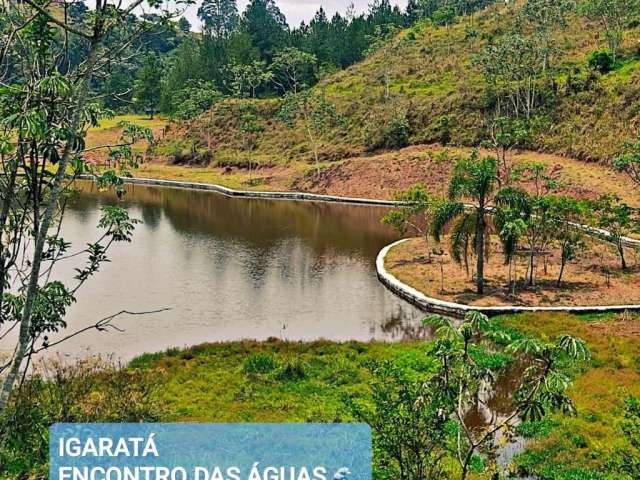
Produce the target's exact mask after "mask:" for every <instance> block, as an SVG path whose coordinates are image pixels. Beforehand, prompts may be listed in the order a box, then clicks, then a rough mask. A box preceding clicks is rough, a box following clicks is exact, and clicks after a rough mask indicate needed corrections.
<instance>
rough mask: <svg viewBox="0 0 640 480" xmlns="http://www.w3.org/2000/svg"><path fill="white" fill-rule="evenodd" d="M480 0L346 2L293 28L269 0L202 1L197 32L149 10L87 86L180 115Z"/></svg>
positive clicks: (294, 79) (270, 86)
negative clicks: (118, 55) (136, 34)
mask: <svg viewBox="0 0 640 480" xmlns="http://www.w3.org/2000/svg"><path fill="white" fill-rule="evenodd" d="M488 3H491V2H490V0H456V1H449V0H411V1H410V2H409V5H408V6H407V8H406V10H405V11H402V10H401V9H400V8H399V7H397V6H393V5H391V3H390V2H389V0H375V1H373V2H372V3H371V4H370V5H369V8H368V11H367V12H365V13H362V14H356V13H355V10H354V7H353V5H350V6H348V7H347V8H346V11H345V12H344V13H342V14H341V13H336V14H335V15H334V16H333V17H331V18H329V17H328V16H327V14H326V12H325V10H324V9H323V8H322V7H321V8H320V9H319V10H318V11H317V12H316V14H315V16H314V17H313V18H312V19H311V21H310V22H309V23H308V24H306V23H304V22H303V23H302V24H301V25H299V26H297V27H294V28H291V27H290V26H289V25H288V24H287V21H286V19H285V16H284V15H283V13H282V12H281V11H280V9H279V8H278V6H277V4H276V3H275V2H274V0H252V1H251V2H250V3H249V5H248V6H247V7H246V9H245V10H244V12H239V10H238V6H237V4H236V0H205V1H204V2H202V4H201V5H200V6H199V8H198V17H199V19H200V21H201V25H202V31H201V32H195V31H193V30H194V28H193V26H192V25H191V24H190V23H189V21H188V20H187V19H186V18H184V17H181V18H180V19H179V20H177V21H176V20H175V19H172V20H170V21H165V22H158V20H159V18H158V17H157V16H155V15H144V16H143V17H142V18H138V17H135V16H133V15H132V16H131V18H130V24H131V28H135V27H136V26H140V25H143V26H144V27H145V31H144V33H143V35H142V37H141V41H140V42H137V44H136V46H135V47H132V48H131V49H130V51H128V52H124V53H123V56H125V57H126V58H127V61H126V62H119V63H118V65H117V66H114V67H113V68H112V69H111V70H110V71H109V74H108V75H107V76H105V77H104V78H102V79H97V80H96V81H95V82H94V83H95V88H96V90H97V91H99V92H100V93H101V94H102V96H103V98H104V99H105V100H104V102H105V104H106V105H105V106H106V107H108V108H110V109H112V110H114V111H116V112H118V113H123V112H140V113H149V114H154V113H156V112H162V113H165V114H168V115H170V116H171V117H172V118H176V119H188V118H191V117H193V116H195V115H197V114H199V113H201V112H203V111H205V110H206V109H208V108H209V107H211V105H212V104H213V103H214V102H216V100H219V99H221V98H224V97H238V98H243V97H249V98H258V97H260V98H263V97H271V96H281V95H284V94H286V93H287V92H289V91H294V92H295V91H298V90H300V89H302V88H304V87H308V86H312V85H314V84H315V83H317V82H318V81H319V80H320V79H322V78H323V77H325V76H327V75H329V74H332V73H335V72H337V71H339V70H341V69H344V68H346V67H348V66H350V65H353V64H354V63H356V62H358V61H360V60H362V59H363V58H364V57H365V56H366V55H367V54H368V53H370V52H371V51H374V50H376V49H378V48H379V47H380V46H381V45H383V44H384V43H385V42H386V41H387V40H389V39H390V38H392V37H393V36H394V35H395V34H397V33H398V32H399V31H400V30H401V29H402V28H405V27H407V26H410V25H412V24H413V23H415V22H416V21H418V20H420V19H424V18H431V19H432V21H433V22H434V23H435V24H439V25H446V24H448V23H450V22H451V21H452V20H453V19H454V18H455V17H456V16H458V15H462V14H464V13H467V12H470V11H473V10H476V9H479V8H482V7H484V6H486V5H487V4H488ZM65 9H66V11H65V12H64V15H65V16H66V18H68V19H69V20H70V21H71V23H78V24H82V23H83V22H85V21H86V18H85V16H86V15H87V12H88V9H87V7H86V5H85V4H84V3H83V2H76V3H74V4H70V5H69V4H67V6H66V7H65ZM113 41H114V43H116V42H117V39H113ZM74 48H75V49H82V48H83V47H82V44H77V45H74V46H72V50H73V49H74ZM71 56H72V57H73V56H74V54H73V52H72V53H71ZM75 56H76V57H77V56H78V55H75ZM132 78H134V79H135V82H134V83H133V86H132V84H131V79H132Z"/></svg>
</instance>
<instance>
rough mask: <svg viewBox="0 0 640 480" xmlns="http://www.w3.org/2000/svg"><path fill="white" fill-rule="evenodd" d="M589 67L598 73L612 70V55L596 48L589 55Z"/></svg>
mask: <svg viewBox="0 0 640 480" xmlns="http://www.w3.org/2000/svg"><path fill="white" fill-rule="evenodd" d="M588 63H589V68H591V69H592V70H595V71H597V72H600V73H608V72H610V71H611V70H613V67H614V61H613V55H611V53H609V52H608V51H606V50H597V51H595V52H593V53H592V54H591V56H590V57H589V61H588Z"/></svg>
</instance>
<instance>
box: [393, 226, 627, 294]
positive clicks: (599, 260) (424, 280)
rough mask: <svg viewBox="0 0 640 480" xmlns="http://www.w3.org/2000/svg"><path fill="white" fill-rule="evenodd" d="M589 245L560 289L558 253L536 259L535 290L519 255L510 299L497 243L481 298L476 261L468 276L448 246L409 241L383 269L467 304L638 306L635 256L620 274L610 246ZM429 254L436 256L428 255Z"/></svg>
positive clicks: (471, 261)
mask: <svg viewBox="0 0 640 480" xmlns="http://www.w3.org/2000/svg"><path fill="white" fill-rule="evenodd" d="M445 242H446V239H445ZM587 243H588V247H589V248H588V250H587V251H586V252H584V253H582V254H581V256H580V257H579V259H577V260H576V261H574V262H572V263H570V264H568V265H567V268H566V269H565V274H564V276H563V280H562V283H561V285H560V287H558V286H557V285H556V281H557V278H558V274H559V271H560V261H559V259H558V256H559V252H556V251H553V250H551V251H549V252H548V255H547V256H546V259H543V258H540V259H539V260H538V267H537V270H536V272H537V279H536V282H535V285H533V286H530V285H528V281H527V263H528V258H526V254H525V253H524V252H523V254H522V255H521V256H519V258H518V260H517V262H516V263H517V265H516V268H515V275H514V278H517V286H516V289H515V294H514V295H511V294H509V289H508V287H507V285H508V267H507V266H506V265H505V264H504V258H503V255H502V253H501V251H500V246H499V245H498V244H497V242H496V241H495V240H494V241H493V242H492V244H491V253H490V255H489V259H488V262H487V264H486V265H485V269H486V271H485V273H486V285H485V288H486V292H485V295H482V296H480V295H477V294H476V293H475V284H474V278H473V267H474V259H471V258H470V259H469V271H468V272H467V270H466V268H465V266H464V265H460V264H457V263H455V262H454V261H453V260H452V259H451V257H450V255H449V253H448V252H447V248H446V247H447V246H446V244H445V245H438V246H435V248H434V245H431V246H430V249H428V248H427V245H426V241H425V240H424V239H418V238H414V239H411V240H409V241H407V242H405V243H402V244H400V245H398V246H396V247H394V248H393V249H391V250H390V251H389V254H388V255H387V258H386V261H385V267H386V269H387V271H389V272H390V273H391V274H393V275H394V276H395V277H396V278H398V279H399V280H400V281H402V282H404V283H406V284H407V285H410V286H412V287H413V288H415V289H417V290H419V291H421V292H423V293H424V294H425V295H427V296H429V297H433V298H438V299H442V300H446V301H452V302H457V303H464V304H468V305H477V306H500V305H524V306H578V305H627V304H640V263H639V262H638V258H637V256H636V255H633V256H632V258H631V261H630V262H629V263H630V268H629V269H628V270H626V271H622V270H621V269H620V264H619V260H618V257H617V256H616V255H615V253H614V251H613V247H612V246H611V245H609V244H607V243H604V242H600V241H596V240H593V239H589V240H587ZM430 250H431V251H432V252H433V251H434V250H435V251H436V252H437V253H438V254H434V253H432V254H431V255H429V251H430ZM545 265H546V267H545Z"/></svg>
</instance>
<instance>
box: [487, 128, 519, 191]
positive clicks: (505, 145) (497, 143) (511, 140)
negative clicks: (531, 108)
mask: <svg viewBox="0 0 640 480" xmlns="http://www.w3.org/2000/svg"><path fill="white" fill-rule="evenodd" d="M489 135H490V140H489V141H486V142H483V146H486V147H489V148H492V149H493V150H494V151H495V152H496V158H497V159H498V164H499V168H500V170H501V172H500V178H501V179H502V181H503V182H505V183H508V182H510V181H511V180H512V179H511V152H512V151H513V150H514V149H515V148H518V147H522V145H524V144H525V143H526V142H527V140H528V139H529V129H528V126H527V124H526V122H523V121H522V120H518V119H512V118H509V117H499V118H495V119H494V120H493V121H491V123H490V126H489Z"/></svg>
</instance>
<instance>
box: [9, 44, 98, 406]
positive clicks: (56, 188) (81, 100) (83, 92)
mask: <svg viewBox="0 0 640 480" xmlns="http://www.w3.org/2000/svg"><path fill="white" fill-rule="evenodd" d="M97 55H98V52H97V44H96V43H95V42H93V44H92V45H91V50H90V53H89V57H88V59H87V67H86V70H85V72H86V73H85V75H84V78H82V81H81V83H80V84H79V85H78V91H77V93H76V95H77V104H76V110H75V112H73V118H72V120H71V125H70V127H71V128H70V129H71V131H72V132H76V131H77V130H78V128H79V126H80V122H81V118H82V113H83V112H82V111H83V110H84V106H85V104H86V101H87V94H88V89H89V83H90V82H91V78H92V76H93V70H94V68H95V65H96V62H97ZM71 143H72V142H71V141H70V140H69V141H67V143H66V145H65V149H64V152H63V154H62V157H61V159H60V163H59V164H58V171H57V172H56V175H55V177H54V180H53V187H52V189H51V196H50V198H49V201H48V203H47V208H46V210H45V214H44V217H43V218H42V223H41V224H40V229H39V230H38V232H37V237H36V242H35V246H34V251H33V260H32V265H31V272H30V275H29V283H28V285H27V291H26V295H25V301H24V306H23V309H22V317H21V320H20V331H19V334H18V345H17V348H16V351H15V355H14V357H13V360H12V362H11V367H10V369H9V371H8V373H7V375H6V377H5V378H4V380H3V382H2V388H1V389H0V412H1V411H4V409H5V408H6V406H7V403H8V401H9V397H10V395H11V392H12V390H13V386H14V384H15V382H16V379H17V377H18V374H19V373H20V368H21V367H22V362H23V360H24V358H25V356H26V355H27V353H28V352H27V349H28V345H29V340H30V330H31V314H32V311H33V304H34V302H35V298H36V295H37V294H38V289H39V286H38V280H39V278H40V265H41V262H42V253H43V251H44V246H45V243H46V240H47V232H48V231H49V227H50V226H51V224H52V222H53V217H54V214H55V210H56V207H57V204H58V198H59V197H60V193H61V192H62V190H63V187H64V177H65V173H66V169H67V166H68V165H69V160H70V159H71V154H72V152H71V151H72V146H71Z"/></svg>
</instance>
